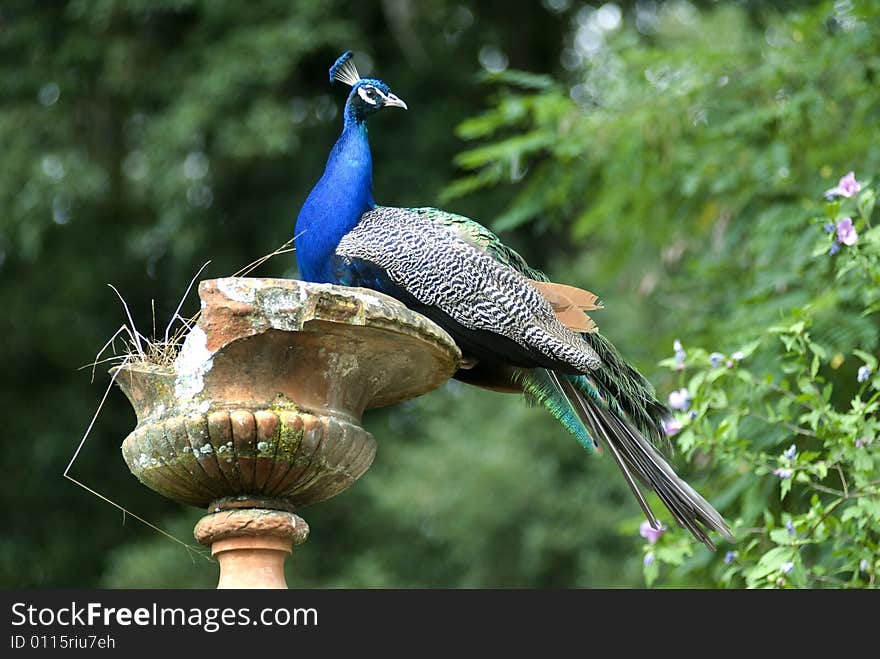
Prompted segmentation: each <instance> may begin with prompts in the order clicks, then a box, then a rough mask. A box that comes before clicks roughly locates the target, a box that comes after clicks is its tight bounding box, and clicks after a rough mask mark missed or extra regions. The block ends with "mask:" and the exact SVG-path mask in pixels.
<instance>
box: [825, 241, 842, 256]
mask: <svg viewBox="0 0 880 659" xmlns="http://www.w3.org/2000/svg"><path fill="white" fill-rule="evenodd" d="M839 251H840V243H839V242H837V241H836V240H835V241H834V242H833V243H831V248H830V249H829V250H828V256H834V255H835V254H837V252H839Z"/></svg>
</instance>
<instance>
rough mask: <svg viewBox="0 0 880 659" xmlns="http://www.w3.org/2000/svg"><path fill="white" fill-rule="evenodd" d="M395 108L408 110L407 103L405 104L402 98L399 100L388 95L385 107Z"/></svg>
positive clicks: (392, 95)
mask: <svg viewBox="0 0 880 659" xmlns="http://www.w3.org/2000/svg"><path fill="white" fill-rule="evenodd" d="M389 106H390V107H395V108H403V109H404V110H408V109H409V108H407V107H406V103H404V102H403V99H402V98H398V97H397V96H395V95H394V94H388V95H387V96H386V97H385V107H389Z"/></svg>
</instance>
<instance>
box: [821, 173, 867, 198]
mask: <svg viewBox="0 0 880 659" xmlns="http://www.w3.org/2000/svg"><path fill="white" fill-rule="evenodd" d="M861 189H862V184H861V183H859V182H858V181H857V180H856V174H855V172H849V173H847V175H846V176H844V177H843V178H842V179H840V181H838V182H837V186H836V187H833V188H831V189H830V190H826V191H825V197H826V198H827V199H834V197H852V196H853V195H854V194H855V193H857V192H858V191H859V190H861Z"/></svg>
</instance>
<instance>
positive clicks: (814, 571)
mask: <svg viewBox="0 0 880 659" xmlns="http://www.w3.org/2000/svg"><path fill="white" fill-rule="evenodd" d="M646 11H647V10H646ZM648 13H649V14H650V15H647V14H645V13H644V12H642V10H640V9H639V10H636V12H635V14H636V21H633V22H625V24H624V25H623V27H621V28H620V29H616V30H615V29H611V30H608V29H602V28H601V27H600V26H599V23H598V20H597V18H596V15H595V14H589V13H587V14H585V15H583V16H581V18H580V20H578V21H577V22H576V25H577V28H576V29H575V31H574V34H573V37H572V48H573V52H574V53H575V54H576V55H577V56H576V57H573V64H572V66H573V69H572V71H573V75H572V79H571V80H569V81H567V83H566V84H562V83H558V82H556V83H551V82H546V81H544V82H543V83H542V84H541V85H540V86H535V85H523V84H521V83H520V81H519V80H518V79H517V77H516V76H514V75H511V74H509V73H508V74H503V75H499V76H497V77H496V79H495V80H494V81H493V82H494V84H495V90H496V91H495V95H494V98H493V101H492V107H491V108H490V109H488V110H487V111H485V112H484V113H482V114H481V115H480V116H478V117H475V118H473V119H470V120H468V121H466V122H464V123H462V124H461V125H460V126H459V134H460V136H461V137H463V138H465V139H468V140H479V141H481V144H480V145H479V146H476V147H474V148H471V149H469V150H468V151H466V152H464V153H462V154H461V155H460V156H459V157H458V163H459V164H460V165H461V166H462V167H463V168H465V169H467V170H471V172H472V173H471V174H469V175H468V176H466V177H464V178H462V179H460V180H459V181H457V182H455V183H454V184H452V185H451V186H449V187H448V188H447V190H446V194H447V196H448V197H449V198H450V199H453V198H455V197H456V196H457V195H459V194H463V193H473V192H474V191H476V190H481V189H483V188H484V187H485V186H496V185H509V184H512V185H515V186H516V191H515V194H513V196H512V201H511V202H510V204H509V205H508V206H507V208H505V209H504V210H503V211H502V212H500V213H499V214H497V215H496V218H495V222H494V225H493V226H494V228H496V229H498V230H513V229H515V230H517V231H518V232H520V233H527V234H543V236H544V239H545V240H546V239H547V237H548V236H552V235H561V236H564V237H565V238H566V242H567V244H569V245H571V248H570V249H561V250H560V252H562V254H563V255H566V256H567V255H568V254H569V253H570V252H573V251H577V252H580V253H581V254H583V256H579V257H577V258H575V259H573V260H572V263H571V265H570V266H569V267H568V268H567V269H563V272H564V273H565V274H566V276H567V278H568V280H570V281H572V282H573V283H584V282H590V284H588V285H589V287H590V288H591V289H592V290H597V291H599V292H600V294H602V297H603V298H605V299H606V301H607V302H608V311H606V312H603V314H601V315H599V316H598V317H597V320H598V322H599V324H600V329H601V330H602V331H603V332H605V333H606V334H607V335H608V336H610V337H612V338H613V339H614V340H615V341H616V342H618V344H619V345H620V346H621V348H622V349H623V350H624V354H629V355H630V356H632V355H634V354H637V353H634V352H633V351H631V350H629V349H628V348H627V342H630V343H633V344H637V345H638V346H641V347H648V348H649V351H650V350H657V349H658V348H660V346H661V342H660V341H661V339H662V340H663V343H665V345H667V346H668V345H669V344H670V343H672V341H671V339H672V337H679V338H680V339H682V341H683V342H684V344H685V345H686V346H688V347H687V350H686V353H687V357H686V359H685V360H684V361H682V360H681V358H670V359H667V360H664V361H662V362H661V366H665V367H667V368H668V371H667V372H668V374H667V375H666V376H662V377H661V379H660V381H661V382H662V387H661V391H663V392H667V393H668V392H670V391H672V390H678V389H681V388H684V389H686V390H687V392H688V394H689V397H690V408H689V410H688V413H689V414H685V413H683V412H682V413H679V414H678V417H677V419H676V422H677V423H678V424H680V425H681V426H683V428H682V429H681V430H680V431H679V432H677V433H676V434H675V438H674V440H672V442H673V444H674V446H675V447H676V448H678V450H679V452H680V453H679V454H680V456H682V457H684V458H685V459H686V460H687V461H688V462H689V463H690V468H689V469H688V468H685V469H684V470H683V471H684V472H685V475H687V474H688V472H689V473H690V478H689V480H691V482H693V483H694V484H695V485H696V486H697V487H698V489H700V490H701V491H703V492H706V493H708V494H709V495H710V499H711V500H712V501H713V502H714V503H716V504H717V505H718V506H719V508H720V509H721V511H722V513H724V514H725V516H726V517H728V518H729V519H730V520H731V521H732V522H733V524H734V533H735V535H736V536H737V537H738V540H739V541H738V543H737V544H736V546H734V547H731V546H724V547H722V548H721V550H720V551H719V552H718V553H717V554H716V555H714V556H710V555H707V554H706V553H705V552H702V551H701V550H699V549H698V548H696V547H694V545H693V543H692V541H691V540H690V539H689V538H688V537H687V534H686V533H684V532H682V531H681V530H680V529H677V528H676V529H674V530H669V531H667V532H666V533H665V534H664V535H663V536H662V537H661V538H660V539H659V540H657V542H656V543H651V542H647V543H646V544H645V546H644V548H643V574H644V578H645V580H646V583H647V584H648V585H652V584H654V583H658V584H662V585H665V586H675V585H692V586H693V585H700V586H707V585H710V584H716V585H720V586H732V587H743V586H746V587H764V586H770V587H773V586H784V587H823V586H831V587H843V586H846V587H863V586H873V585H876V572H877V569H878V561H877V556H878V555H880V551H878V536H877V532H876V529H877V528H878V525H877V522H878V519H877V513H878V510H880V482H878V481H877V480H876V475H877V473H878V468H877V467H878V464H877V449H876V446H877V445H876V442H875V441H874V437H875V434H876V428H877V420H876V416H877V406H878V400H877V399H878V396H880V394H878V393H877V389H876V385H877V382H878V381H877V375H876V363H877V358H876V350H877V343H878V321H877V316H876V312H877V311H878V310H880V302H878V296H880V293H878V291H880V287H878V283H880V279H878V277H880V264H878V260H877V257H878V253H877V240H878V229H877V228H876V227H872V225H871V216H872V212H873V208H874V203H875V189H874V188H872V187H870V186H869V185H867V184H868V183H869V181H868V177H867V175H866V174H867V173H869V172H876V171H877V169H878V166H880V161H878V152H877V150H876V148H874V146H875V145H874V143H873V140H872V139H871V138H869V137H868V135H869V134H870V132H871V130H873V129H872V127H876V126H877V125H878V121H880V96H878V93H877V87H876V79H877V74H878V68H877V62H878V61H880V38H878V37H880V33H878V25H880V22H878V20H877V19H878V17H880V8H878V6H877V5H876V3H870V2H854V3H847V4H846V5H844V4H843V3H830V2H828V3H819V4H817V5H815V6H813V7H810V8H801V9H797V10H793V11H791V12H789V13H786V14H776V13H774V12H773V11H772V10H770V9H767V8H764V9H763V10H760V11H757V12H752V13H751V14H747V13H746V12H745V11H744V10H743V9H742V8H740V7H736V6H731V5H723V4H722V5H719V6H718V7H716V8H714V9H712V10H706V11H697V10H696V9H695V8H694V7H693V6H691V5H689V4H687V3H669V4H666V5H661V6H660V7H659V8H658V10H657V11H656V12H653V13H652V12H648ZM640 14H641V15H640ZM640 18H641V22H640V21H639V19H640ZM584 44H586V46H584ZM853 169H855V170H857V171H858V172H859V173H860V176H859V177H858V178H859V180H860V181H861V182H862V190H861V192H860V193H859V194H857V195H855V196H853V197H850V198H845V197H837V198H835V199H834V200H831V201H828V202H827V203H824V204H822V203H821V202H820V201H819V199H820V198H821V194H822V190H824V189H829V188H831V187H832V185H833V183H832V182H833V181H835V180H837V177H840V176H841V175H842V174H843V173H845V172H846V171H848V170H853ZM845 217H850V218H852V219H853V220H854V228H855V230H856V231H857V233H858V236H859V237H858V241H857V242H856V243H855V244H854V245H840V244H837V236H838V228H837V223H839V222H840V221H842V220H843V218H845ZM829 222H831V223H833V228H832V230H831V232H830V233H826V232H822V231H821V229H822V227H823V226H824V225H826V224H827V223H829ZM835 250H840V251H839V253H837V254H836V255H835V254H834V251H835ZM829 251H830V252H832V253H831V254H829ZM545 257H546V253H545ZM556 259H557V263H558V262H559V257H556ZM548 269H549V270H550V271H551V272H553V268H548ZM557 272H558V268H557ZM554 274H555V273H554ZM615 277H616V278H618V281H617V282H616V283H615V282H614V278H615ZM555 278H556V279H557V280H564V279H562V278H561V277H559V276H557V277H555ZM602 282H606V283H607V284H608V285H610V286H612V287H613V286H615V285H617V286H618V287H619V288H618V290H617V291H616V292H615V293H614V294H613V296H612V295H609V293H608V292H607V291H605V290H603V288H602V286H601V283H602ZM624 287H626V288H627V290H622V289H624ZM634 289H635V290H634ZM609 300H610V301H609ZM620 307H624V308H625V309H620ZM615 312H616V316H617V318H618V320H617V321H615V319H614V318H611V319H609V321H610V322H606V323H605V324H603V317H602V316H604V315H605V314H615ZM621 318H622V322H621V321H620V320H619V319H621ZM647 327H650V328H651V336H650V337H648V336H646V335H645V328H647ZM645 339H647V341H646V340H645ZM700 344H703V345H709V346H719V347H721V346H727V347H728V354H726V355H723V354H721V353H720V352H719V351H718V350H719V349H718V348H714V347H713V348H709V349H703V348H695V347H692V346H695V345H700ZM667 349H668V348H667ZM722 349H723V348H722ZM859 366H864V367H865V369H867V368H869V369H871V376H870V378H869V379H868V380H866V381H864V382H858V381H857V369H858V367H859ZM866 372H867V371H866V370H864V369H863V370H862V371H860V373H861V377H863V378H864V377H865V376H864V374H865V373H866ZM670 432H673V433H675V429H674V428H670ZM790 446H793V447H794V448H793V449H791V451H789V453H788V454H791V452H792V451H793V453H794V457H792V458H789V457H786V455H787V454H786V450H788V448H789V447H790Z"/></svg>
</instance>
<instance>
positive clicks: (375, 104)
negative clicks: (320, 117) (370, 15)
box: [330, 50, 407, 121]
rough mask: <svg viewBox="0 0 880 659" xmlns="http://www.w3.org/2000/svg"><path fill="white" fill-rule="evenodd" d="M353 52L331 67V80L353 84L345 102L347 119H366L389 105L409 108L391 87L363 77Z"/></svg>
mask: <svg viewBox="0 0 880 659" xmlns="http://www.w3.org/2000/svg"><path fill="white" fill-rule="evenodd" d="M352 55H353V54H352V52H351V51H350V50H349V51H346V52H345V53H343V54H342V55H341V56H340V57H339V59H337V60H336V62H335V63H334V64H333V66H331V67H330V82H331V83H333V82H336V81H339V82H342V83H345V84H346V85H351V93H350V94H349V95H348V101H346V103H345V116H346V119H348V118H349V117H351V118H352V119H355V120H357V121H364V120H365V119H366V118H367V117H369V116H370V115H371V114H373V113H374V112H376V111H377V110H381V109H382V108H388V107H396V108H403V109H404V110H406V109H407V107H406V103H404V102H403V100H402V99H400V98H398V97H397V96H395V95H394V94H393V93H392V92H391V88H390V87H389V86H388V85H386V84H385V83H384V82H382V81H381V80H376V79H375V78H361V77H360V75H359V74H358V72H357V68H356V67H355V65H354V62H353V61H352Z"/></svg>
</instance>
